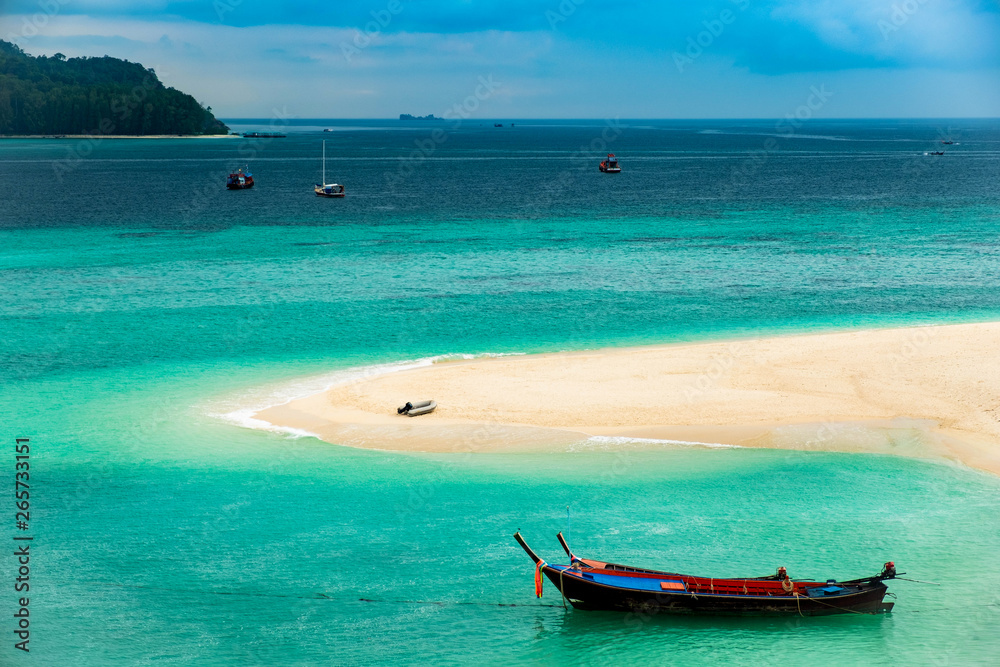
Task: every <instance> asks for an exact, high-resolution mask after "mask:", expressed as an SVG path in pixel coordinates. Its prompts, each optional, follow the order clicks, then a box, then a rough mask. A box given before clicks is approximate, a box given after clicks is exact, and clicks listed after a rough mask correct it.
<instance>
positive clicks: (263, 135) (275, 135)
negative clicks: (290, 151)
mask: <svg viewBox="0 0 1000 667" xmlns="http://www.w3.org/2000/svg"><path fill="white" fill-rule="evenodd" d="M286 136H288V135H285V134H281V133H280V132H244V133H243V138H244V139H284V138H285V137H286Z"/></svg>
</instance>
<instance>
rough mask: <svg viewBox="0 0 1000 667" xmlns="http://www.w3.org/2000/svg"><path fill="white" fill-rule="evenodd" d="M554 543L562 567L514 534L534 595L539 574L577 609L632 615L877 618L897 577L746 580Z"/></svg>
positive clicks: (888, 567)
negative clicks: (563, 557)
mask: <svg viewBox="0 0 1000 667" xmlns="http://www.w3.org/2000/svg"><path fill="white" fill-rule="evenodd" d="M558 537H559V543H560V544H562V547H563V549H564V550H565V551H566V554H567V555H568V556H569V559H570V564H569V565H553V564H550V563H548V562H546V561H544V560H542V559H541V558H540V557H539V556H538V555H537V554H536V553H535V552H534V551H532V549H531V547H529V546H528V544H527V542H525V541H524V538H523V537H521V533H520V532H518V533H514V539H515V540H517V542H518V544H520V545H521V547H522V548H523V549H524V550H525V551H526V552H527V554H528V556H530V557H531V560H532V561H534V563H535V592H536V594H537V595H538V596H539V597H541V592H542V580H541V575H542V574H544V575H545V576H546V577H548V578H549V581H551V582H552V583H553V584H554V585H555V586H556V588H558V589H559V591H560V593H561V594H562V596H563V597H564V598H565V600H568V601H569V603H570V604H572V605H573V606H574V607H575V608H577V609H586V610H608V611H633V612H643V613H647V614H656V613H675V614H677V613H680V614H717V615H734V616H742V615H753V616H772V615H777V616H780V615H786V614H790V615H800V616H826V615H829V614H850V613H854V614H880V613H885V612H888V611H890V610H891V609H892V606H893V603H892V602H883V601H882V600H883V598H885V596H886V594H887V593H888V588H887V587H886V585H885V584H884V583H883V581H885V580H886V579H893V578H894V577H895V576H896V566H895V564H893V563H892V562H889V563H886V564H885V566H884V567H883V569H882V572H881V573H880V574H877V575H875V576H874V577H867V578H864V579H852V580H850V581H835V580H833V579H830V580H827V581H825V582H823V581H800V580H792V579H790V578H789V577H788V575H787V573H786V572H785V568H779V569H778V573H777V574H773V575H770V576H767V577H752V578H746V579H715V578H711V577H695V576H691V575H686V574H678V573H676V572H661V571H659V570H648V569H645V568H639V567H633V566H631V565H619V564H617V563H606V562H603V561H597V560H591V559H587V558H578V557H577V556H575V555H573V552H572V551H570V548H569V545H568V544H567V543H566V539H565V538H564V537H563V535H562V533H559V535H558Z"/></svg>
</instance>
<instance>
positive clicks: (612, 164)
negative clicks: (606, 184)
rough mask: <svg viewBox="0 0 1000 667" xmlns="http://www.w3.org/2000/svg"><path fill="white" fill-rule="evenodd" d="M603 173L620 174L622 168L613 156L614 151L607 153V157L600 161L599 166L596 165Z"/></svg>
mask: <svg viewBox="0 0 1000 667" xmlns="http://www.w3.org/2000/svg"><path fill="white" fill-rule="evenodd" d="M598 169H600V170H601V171H603V172H604V173H605V174H620V173H621V171H622V168H621V167H619V166H618V158H616V157H615V154H614V153H608V159H607V160H604V161H603V162H601V166H600V167H598Z"/></svg>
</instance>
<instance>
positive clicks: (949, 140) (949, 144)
mask: <svg viewBox="0 0 1000 667" xmlns="http://www.w3.org/2000/svg"><path fill="white" fill-rule="evenodd" d="M941 143H942V144H944V145H945V146H951V145H952V144H954V143H955V142H954V141H952V140H951V139H947V140H945V141H942V142H941Z"/></svg>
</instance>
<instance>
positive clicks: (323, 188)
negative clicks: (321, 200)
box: [313, 139, 347, 197]
mask: <svg viewBox="0 0 1000 667" xmlns="http://www.w3.org/2000/svg"><path fill="white" fill-rule="evenodd" d="M313 190H314V191H315V192H316V194H317V195H318V196H320V197H343V196H345V195H346V194H347V193H346V192H344V186H343V185H339V184H337V183H327V182H326V140H325V139H324V140H323V182H322V183H317V184H316V187H315V188H313Z"/></svg>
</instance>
